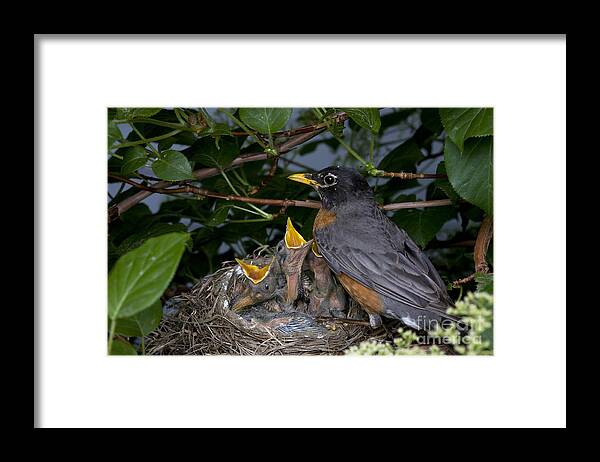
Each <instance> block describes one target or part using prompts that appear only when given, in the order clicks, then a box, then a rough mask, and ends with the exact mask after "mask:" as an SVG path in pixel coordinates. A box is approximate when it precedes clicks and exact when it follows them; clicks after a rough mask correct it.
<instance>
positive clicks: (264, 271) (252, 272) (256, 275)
mask: <svg viewBox="0 0 600 462" xmlns="http://www.w3.org/2000/svg"><path fill="white" fill-rule="evenodd" d="M235 261H237V262H238V265H240V267H241V268H242V271H243V272H244V275H245V276H246V277H247V278H248V279H250V280H251V281H252V282H253V283H254V284H258V283H259V282H260V281H262V280H263V279H264V278H266V277H267V275H268V274H269V271H270V270H271V263H273V262H271V263H269V264H267V265H265V266H263V267H262V268H261V267H259V266H256V265H252V264H250V263H246V262H245V261H244V260H240V259H239V258H236V259H235Z"/></svg>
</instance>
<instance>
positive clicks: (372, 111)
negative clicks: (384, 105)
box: [342, 107, 381, 134]
mask: <svg viewBox="0 0 600 462" xmlns="http://www.w3.org/2000/svg"><path fill="white" fill-rule="evenodd" d="M342 111H344V112H346V113H347V114H348V115H349V116H350V118H351V119H352V120H353V121H354V122H356V123H357V124H358V125H360V126H361V127H363V128H366V129H367V130H371V131H372V132H373V133H374V134H377V133H378V132H379V129H380V128H381V117H380V116H379V111H378V110H377V109H376V108H371V107H349V108H342Z"/></svg>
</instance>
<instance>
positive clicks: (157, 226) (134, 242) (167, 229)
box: [116, 222, 187, 256]
mask: <svg viewBox="0 0 600 462" xmlns="http://www.w3.org/2000/svg"><path fill="white" fill-rule="evenodd" d="M186 231H187V226H185V225H184V224H183V223H175V224H171V223H160V222H159V223H154V224H153V225H152V226H150V227H145V228H143V229H142V230H141V231H139V232H137V233H134V234H131V235H130V236H128V237H126V238H125V239H124V240H123V242H121V244H119V247H118V248H117V249H116V252H117V253H118V254H119V256H121V255H123V254H125V253H127V252H130V251H132V250H133V249H136V248H138V247H139V246H140V245H142V244H143V243H144V242H145V241H146V240H148V239H150V238H151V237H157V236H162V235H163V234H168V233H183V232H186Z"/></svg>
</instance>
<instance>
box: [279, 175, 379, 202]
mask: <svg viewBox="0 0 600 462" xmlns="http://www.w3.org/2000/svg"><path fill="white" fill-rule="evenodd" d="M288 179H290V180H292V181H297V182H299V183H304V184H308V185H310V186H312V187H313V188H315V190H316V191H317V192H318V193H319V196H321V201H322V203H323V207H325V208H332V207H336V206H338V205H341V204H343V203H344V202H347V201H352V200H357V199H373V191H372V190H371V187H370V186H369V183H368V182H367V180H366V178H365V177H364V176H362V175H361V174H360V173H358V171H356V170H354V169H353V168H348V167H340V166H335V167H326V168H324V169H323V170H320V171H318V172H316V173H296V174H294V175H291V176H289V177H288Z"/></svg>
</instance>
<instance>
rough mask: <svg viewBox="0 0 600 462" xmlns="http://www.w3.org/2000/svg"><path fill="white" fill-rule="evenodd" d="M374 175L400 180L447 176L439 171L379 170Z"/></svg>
mask: <svg viewBox="0 0 600 462" xmlns="http://www.w3.org/2000/svg"><path fill="white" fill-rule="evenodd" d="M376 176H385V177H390V178H399V179H401V180H424V179H430V178H431V179H433V178H448V176H447V175H444V174H441V173H408V172H383V171H379V172H378V173H377V175H376Z"/></svg>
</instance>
